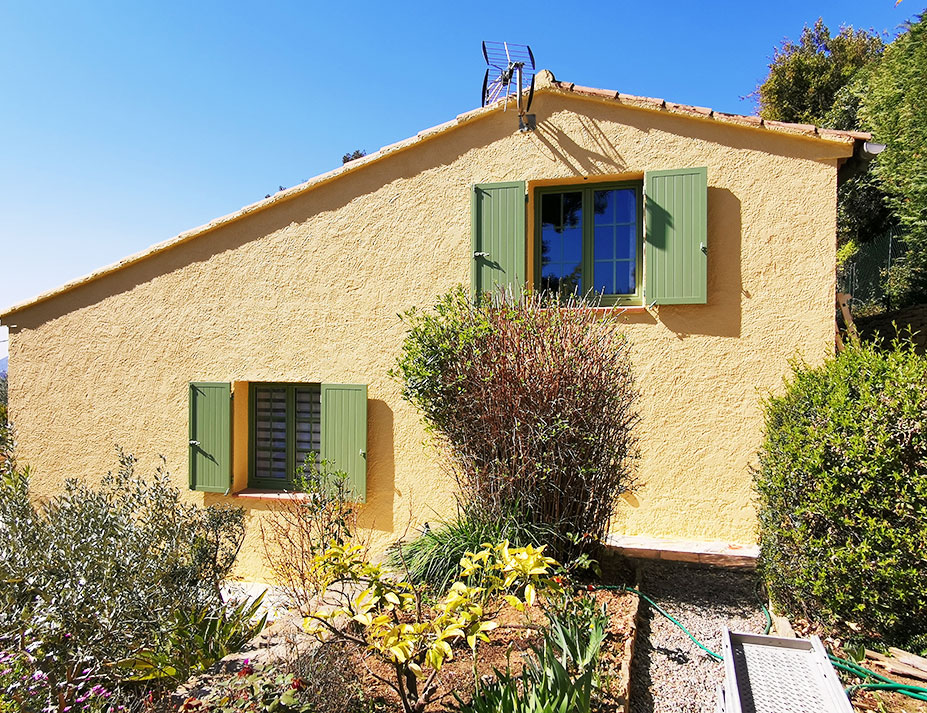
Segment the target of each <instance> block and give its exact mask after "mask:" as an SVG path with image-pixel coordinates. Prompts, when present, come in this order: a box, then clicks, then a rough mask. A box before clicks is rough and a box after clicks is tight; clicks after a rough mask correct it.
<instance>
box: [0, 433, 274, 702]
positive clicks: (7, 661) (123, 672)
mask: <svg viewBox="0 0 927 713" xmlns="http://www.w3.org/2000/svg"><path fill="white" fill-rule="evenodd" d="M135 466H136V459H135V458H133V457H132V456H131V455H128V454H125V453H119V468H118V470H116V471H115V472H113V473H110V474H109V475H107V476H106V477H104V478H103V480H102V482H101V483H100V484H99V485H98V486H90V485H86V484H82V483H80V482H77V481H68V482H67V484H66V486H65V489H64V492H63V493H62V494H61V495H59V496H56V497H53V498H51V499H49V500H48V501H45V502H42V503H37V502H35V501H34V500H33V499H32V498H31V497H30V492H29V472H28V469H26V468H19V467H18V466H17V465H16V462H15V459H14V458H13V454H12V450H11V448H8V449H7V451H6V453H5V458H0V533H2V536H0V658H2V659H3V660H4V664H3V666H0V710H3V709H9V710H15V711H17V712H19V711H21V712H22V713H38V712H39V711H42V712H43V713H46V712H48V711H52V712H54V711H58V712H59V713H69V712H73V713H76V712H77V711H98V710H99V711H102V710H110V709H113V710H115V708H116V702H117V701H118V705H131V702H132V701H138V699H139V697H140V696H142V695H146V694H147V693H148V692H150V691H156V690H159V689H163V688H164V687H168V688H171V687H173V686H174V685H176V683H177V682H178V680H179V679H182V678H183V677H184V676H185V675H187V674H188V673H190V672H192V671H195V670H200V669H202V668H203V667H205V666H206V665H208V664H209V663H211V662H212V661H213V660H215V658H216V657H219V656H221V655H224V652H227V651H228V650H229V649H232V648H235V647H236V646H238V645H240V643H241V641H242V640H243V639H244V638H247V637H250V636H251V635H253V633H255V628H256V625H255V624H254V623H253V622H252V621H251V615H252V614H253V613H254V612H253V611H252V610H251V609H250V607H247V606H244V607H237V608H236V607H230V606H229V605H226V604H225V603H224V602H223V600H222V597H221V594H220V589H219V587H220V583H221V582H222V581H223V579H225V578H226V577H227V575H228V574H229V572H230V570H231V567H232V564H233V563H234V560H235V557H236V555H237V553H238V549H239V547H240V546H241V542H242V537H243V533H244V523H243V516H242V513H241V511H239V510H232V509H226V508H218V507H209V508H199V507H195V506H193V505H187V504H185V503H184V502H183V501H182V497H181V493H180V491H179V490H178V489H177V488H175V487H174V486H173V485H172V484H171V479H170V476H169V474H168V473H167V472H166V470H165V469H164V467H163V464H162V466H161V467H159V468H158V469H157V471H156V473H155V474H154V476H153V477H151V478H144V477H142V476H140V475H138V474H137V473H136V470H135ZM133 679H134V680H133ZM139 679H149V680H147V681H142V680H139Z"/></svg>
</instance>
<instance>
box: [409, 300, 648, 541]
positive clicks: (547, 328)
mask: <svg viewBox="0 0 927 713" xmlns="http://www.w3.org/2000/svg"><path fill="white" fill-rule="evenodd" d="M591 306H592V305H590V304H589V303H587V302H585V301H584V300H572V301H569V302H568V303H566V304H564V303H561V302H559V301H556V300H549V299H547V298H545V297H542V296H538V295H534V294H528V295H526V296H524V297H523V298H521V299H520V300H518V301H514V302H513V301H511V300H505V299H496V300H487V299H484V300H482V301H481V302H480V304H478V305H476V304H474V303H473V301H472V300H471V299H470V298H469V296H468V295H467V293H466V292H465V291H464V290H462V289H458V290H456V291H454V292H451V293H450V294H448V295H446V296H444V297H442V298H441V299H440V300H439V301H438V303H437V304H436V305H435V307H434V309H433V310H430V311H419V310H415V309H413V310H411V311H409V312H407V313H406V314H405V315H404V319H405V321H406V324H407V325H408V327H409V333H408V335H407V337H406V340H405V342H404V344H403V347H402V352H401V354H400V357H399V360H398V364H397V366H396V368H395V369H394V370H393V371H392V374H393V376H395V377H397V378H399V379H400V380H401V382H402V385H403V396H404V398H406V399H407V400H409V401H410V402H411V403H413V404H415V405H416V406H418V407H419V408H420V409H421V410H422V412H423V415H424V419H425V422H426V424H427V425H428V426H429V427H430V429H431V430H432V431H433V432H434V433H436V434H437V435H438V436H439V438H440V440H441V442H442V443H443V444H445V445H446V447H447V451H448V453H449V455H450V460H451V462H452V464H453V470H454V474H455V475H456V476H457V478H458V483H459V487H460V490H461V505H462V507H463V509H464V510H465V511H467V512H473V513H475V516H476V517H477V518H478V519H480V520H482V521H491V520H493V519H498V518H501V517H504V516H506V515H507V514H508V513H511V512H519V513H520V514H521V517H522V518H523V519H524V520H525V521H527V522H529V523H535V524H544V525H549V526H551V527H553V528H555V529H556V530H557V531H558V532H559V533H561V534H562V535H564V536H565V535H566V534H567V533H574V534H578V535H587V537H586V538H585V539H582V540H581V541H582V542H595V541H598V540H600V539H601V538H602V537H603V536H604V534H605V532H606V530H607V527H608V523H609V521H610V518H611V515H612V511H613V509H614V507H615V504H616V499H617V497H618V495H619V494H620V493H622V492H624V491H626V490H628V489H629V488H630V487H631V485H632V483H633V465H634V461H635V458H636V456H637V449H636V438H635V433H634V426H635V424H636V423H637V421H638V414H637V411H636V408H635V401H636V392H635V389H634V383H633V378H632V375H631V365H630V358H629V351H630V345H629V342H628V341H627V339H626V338H625V337H624V336H623V335H622V334H621V333H620V331H619V329H618V326H619V325H618V323H617V319H616V318H615V317H614V316H612V315H613V313H611V312H607V313H603V312H602V311H596V310H593V309H590V307H591ZM562 539H563V540H565V539H566V538H565V537H563V538H562ZM551 544H555V543H551Z"/></svg>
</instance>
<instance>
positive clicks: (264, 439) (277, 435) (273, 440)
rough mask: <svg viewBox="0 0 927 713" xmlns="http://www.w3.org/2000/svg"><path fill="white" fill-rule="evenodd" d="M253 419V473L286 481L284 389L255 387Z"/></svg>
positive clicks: (261, 476) (260, 476)
mask: <svg viewBox="0 0 927 713" xmlns="http://www.w3.org/2000/svg"><path fill="white" fill-rule="evenodd" d="M254 419H255V423H254V460H255V464H254V465H255V468H254V470H255V475H256V476H257V477H258V478H264V479H274V480H280V481H281V482H286V478H287V472H286V389H285V388H258V389H257V390H256V392H255V409H254Z"/></svg>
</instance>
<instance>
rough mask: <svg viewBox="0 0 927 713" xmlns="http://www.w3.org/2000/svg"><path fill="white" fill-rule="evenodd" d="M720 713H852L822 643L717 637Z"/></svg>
mask: <svg viewBox="0 0 927 713" xmlns="http://www.w3.org/2000/svg"><path fill="white" fill-rule="evenodd" d="M722 639H723V644H724V688H723V690H722V691H721V692H720V695H719V700H718V710H719V711H723V712H724V713H853V707H852V706H851V705H850V701H849V700H848V699H847V697H846V694H845V693H844V691H843V687H842V686H841V684H840V679H839V678H837V673H836V672H835V671H834V668H833V666H831V664H830V661H829V660H828V658H827V652H826V651H824V647H823V646H822V645H821V640H820V639H818V637H816V636H814V637H812V638H811V639H784V638H779V637H777V636H760V635H758V634H740V633H736V632H733V631H728V630H727V629H726V628H725V629H724V632H723V634H722Z"/></svg>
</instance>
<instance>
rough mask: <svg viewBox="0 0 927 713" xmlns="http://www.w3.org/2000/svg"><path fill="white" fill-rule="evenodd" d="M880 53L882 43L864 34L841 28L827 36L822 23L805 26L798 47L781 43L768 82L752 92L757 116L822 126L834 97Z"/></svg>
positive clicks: (882, 46)
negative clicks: (757, 105) (756, 103)
mask: <svg viewBox="0 0 927 713" xmlns="http://www.w3.org/2000/svg"><path fill="white" fill-rule="evenodd" d="M883 48H884V44H883V42H882V40H881V38H880V37H879V36H878V35H873V34H870V33H869V32H866V31H865V30H854V29H853V28H852V27H841V28H840V32H839V33H838V34H836V35H833V36H832V35H831V33H830V30H829V29H828V28H827V26H826V25H825V24H824V21H823V20H822V19H818V21H817V22H815V23H814V27H808V26H805V28H804V29H803V30H802V33H801V39H799V41H798V42H797V43H795V42H792V41H790V40H786V41H784V42H783V43H782V46H781V47H778V48H777V49H776V50H775V53H774V55H773V61H772V63H771V64H770V65H769V76H768V77H767V78H766V80H765V81H764V82H763V83H762V84H761V85H760V86H759V88H758V89H757V95H758V99H759V105H760V116H762V117H763V118H764V119H773V120H775V121H791V122H798V123H803V124H821V123H823V120H824V118H825V117H826V116H827V114H828V112H829V111H830V110H831V107H832V106H833V105H834V98H835V97H836V95H837V92H838V91H839V90H840V89H841V88H842V87H844V86H845V85H846V84H847V83H848V82H849V81H850V80H851V79H852V78H853V76H854V75H855V74H856V72H857V71H858V70H859V69H860V68H862V67H865V66H866V65H868V64H869V63H871V62H873V61H874V60H876V59H878V57H879V56H880V55H881V54H882V51H883Z"/></svg>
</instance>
